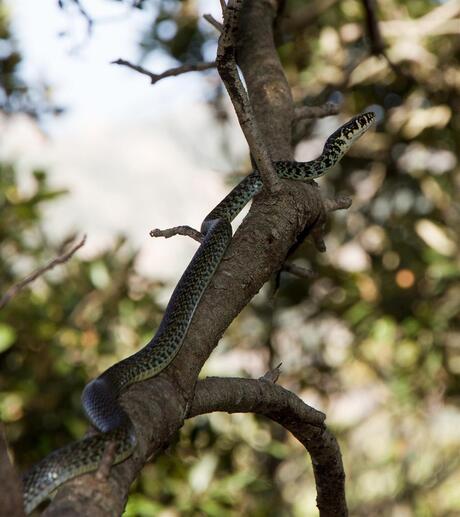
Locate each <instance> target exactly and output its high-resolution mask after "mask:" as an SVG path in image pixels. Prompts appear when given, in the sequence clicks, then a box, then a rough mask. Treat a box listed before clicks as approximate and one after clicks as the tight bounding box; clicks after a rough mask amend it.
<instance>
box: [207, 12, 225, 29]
mask: <svg viewBox="0 0 460 517" xmlns="http://www.w3.org/2000/svg"><path fill="white" fill-rule="evenodd" d="M203 18H204V19H205V20H206V21H207V22H208V23H210V24H211V25H212V26H213V27H214V28H215V29H217V30H218V31H219V32H222V31H223V30H224V26H223V25H222V24H221V23H220V22H218V21H217V20H216V19H215V18H214V16H213V15H212V14H203Z"/></svg>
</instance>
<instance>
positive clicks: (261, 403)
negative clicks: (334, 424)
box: [189, 377, 348, 517]
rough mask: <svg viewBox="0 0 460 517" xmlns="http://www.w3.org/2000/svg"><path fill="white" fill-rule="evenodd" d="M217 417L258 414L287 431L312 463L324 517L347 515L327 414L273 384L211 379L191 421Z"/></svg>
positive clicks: (198, 394)
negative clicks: (211, 415)
mask: <svg viewBox="0 0 460 517" xmlns="http://www.w3.org/2000/svg"><path fill="white" fill-rule="evenodd" d="M213 411H225V412H227V413H249V412H250V413H258V414H260V415H264V416H266V417H268V418H270V419H271V420H273V421H275V422H277V423H279V424H280V425H282V426H283V427H284V428H286V429H288V430H289V431H290V432H291V433H292V434H293V435H294V436H295V437H296V438H297V439H298V440H299V441H300V443H302V445H303V446H304V447H305V448H306V449H307V451H308V452H309V453H310V456H311V458H312V465H313V472H314V475H315V482H316V490H317V506H318V509H319V512H320V516H321V517H332V516H334V517H337V516H346V515H348V511H347V505H346V499H345V473H344V470H343V464H342V457H341V454H340V448H339V445H338V443H337V440H336V439H335V438H334V436H333V435H332V434H331V433H330V432H329V431H328V430H327V428H326V426H325V425H324V420H325V418H326V417H325V415H324V414H323V413H321V412H319V411H317V410H316V409H313V408H312V407H310V406H308V405H307V404H305V403H304V402H303V401H302V400H301V399H300V398H299V397H297V395H294V394H293V393H292V392H290V391H288V390H286V389H284V388H282V387H280V386H277V385H276V384H274V383H273V382H271V381H269V380H261V379H259V380H255V379H235V378H226V379H223V378H213V377H209V378H207V379H204V380H202V381H199V382H198V383H197V387H196V390H195V397H194V399H193V402H192V405H191V407H190V413H189V417H193V416H197V415H201V414H205V413H211V412H213Z"/></svg>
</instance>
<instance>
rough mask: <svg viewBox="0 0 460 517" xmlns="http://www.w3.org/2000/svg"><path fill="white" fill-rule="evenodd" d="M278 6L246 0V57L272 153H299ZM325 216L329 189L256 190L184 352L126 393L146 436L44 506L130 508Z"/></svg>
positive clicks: (56, 510) (94, 512) (242, 55)
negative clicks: (279, 44) (216, 365)
mask: <svg viewBox="0 0 460 517" xmlns="http://www.w3.org/2000/svg"><path fill="white" fill-rule="evenodd" d="M275 14H276V3H274V2H268V1H265V0H251V1H250V2H249V1H248V2H245V5H244V9H243V12H242V21H241V28H240V32H239V35H240V42H239V48H238V59H239V61H240V65H241V69H242V70H243V72H244V77H245V80H246V84H247V89H248V93H249V97H250V99H251V103H252V105H253V109H254V116H255V120H256V123H257V125H258V126H259V128H260V130H261V132H262V134H263V137H264V140H265V144H266V146H267V148H268V149H270V150H271V158H272V159H291V157H292V148H291V144H290V142H291V126H292V119H293V113H294V111H293V105H292V98H291V94H290V90H289V87H288V85H287V82H286V79H285V77H284V74H283V71H282V68H281V64H280V62H279V59H278V57H277V54H276V50H275V47H274V44H273V33H272V25H273V20H274V17H275ZM217 201H218V200H216V202H217ZM324 215H325V209H324V205H323V202H322V200H321V197H320V195H319V191H318V189H317V188H315V187H314V186H312V185H305V184H301V183H299V182H293V181H283V182H281V188H280V189H277V190H276V192H274V193H273V194H271V195H267V194H262V195H259V196H257V197H256V199H255V200H254V202H253V205H252V208H251V210H250V212H249V214H248V216H247V217H246V219H245V220H244V222H243V223H242V225H241V226H240V228H239V229H238V230H237V232H236V234H235V236H234V238H233V240H232V242H231V244H230V246H229V248H228V250H227V252H226V255H225V257H224V259H223V260H222V262H221V264H220V266H219V268H218V271H217V272H216V274H215V276H214V278H213V280H212V281H211V284H210V286H209V287H208V289H207V291H206V292H205V294H204V295H203V298H202V301H201V303H200V305H199V307H198V308H197V310H196V312H195V315H194V318H193V321H192V324H191V326H190V329H189V332H188V334H187V337H186V340H185V342H184V344H183V346H182V349H181V351H180V352H179V354H178V355H177V357H176V359H175V360H174V361H173V363H172V364H171V365H170V366H169V367H168V368H167V369H166V370H165V371H164V372H162V373H161V374H160V375H158V376H157V377H154V378H152V379H150V380H147V381H144V382H142V383H138V384H136V385H134V386H132V387H131V388H130V389H129V390H128V391H127V392H126V393H124V394H123V395H122V396H121V403H122V405H123V406H124V407H125V409H126V411H127V412H128V414H129V416H130V417H131V419H132V421H133V423H134V425H135V428H136V432H137V435H138V439H139V446H138V449H137V450H136V452H135V454H134V455H133V456H132V457H131V458H129V459H128V460H126V461H125V462H123V463H122V464H120V465H116V466H115V467H113V468H112V471H111V475H110V477H109V479H108V480H106V481H101V480H98V479H96V476H95V475H94V474H88V475H85V476H81V477H79V478H77V479H75V480H72V481H70V482H68V483H66V484H65V485H64V486H63V487H62V488H61V489H60V490H59V491H58V493H57V496H56V498H55V499H54V500H53V502H52V503H51V505H50V506H49V507H48V508H47V510H46V511H45V514H44V515H46V516H48V517H50V516H59V517H66V516H79V515H91V516H92V517H99V516H101V517H102V516H107V517H109V516H113V515H119V514H121V513H122V510H123V508H124V505H125V503H126V499H127V494H128V490H129V486H130V484H131V483H132V482H133V480H134V479H135V478H136V477H137V475H138V474H139V471H140V470H141V469H142V467H143V466H144V464H145V463H146V461H148V459H149V458H150V457H152V455H157V454H158V453H160V452H161V451H162V450H163V449H164V448H165V447H167V446H168V444H169V443H170V442H171V440H172V439H173V437H174V435H175V434H176V433H177V431H178V430H179V429H180V427H181V426H182V424H183V421H184V418H185V417H186V416H187V413H188V409H189V408H190V406H191V404H192V400H193V395H194V390H195V385H196V383H197V378H198V374H199V372H200V370H201V368H202V366H203V364H204V363H205V361H206V360H207V359H208V357H209V355H210V353H211V352H212V351H213V349H214V348H215V347H216V346H217V344H218V342H219V339H220V338H221V336H222V334H223V333H224V332H225V330H226V328H227V327H228V326H229V324H230V323H231V322H232V321H233V319H234V318H235V317H236V316H237V315H238V313H239V312H240V311H241V310H242V309H243V308H244V307H245V305H246V304H247V303H248V302H249V301H250V300H251V298H252V297H253V296H254V295H255V294H256V293H257V292H258V291H259V289H260V288H261V287H262V286H263V285H264V284H265V282H267V280H269V279H270V276H271V275H272V274H273V273H274V272H276V271H279V270H280V269H281V268H282V266H283V263H284V260H285V258H286V256H287V254H288V252H289V250H290V248H291V246H292V244H293V243H294V242H295V241H296V239H297V237H298V236H299V235H300V234H301V233H302V232H304V233H305V229H306V228H307V232H306V233H308V229H311V228H313V227H314V225H315V224H316V223H317V221H318V220H322V219H323V218H324Z"/></svg>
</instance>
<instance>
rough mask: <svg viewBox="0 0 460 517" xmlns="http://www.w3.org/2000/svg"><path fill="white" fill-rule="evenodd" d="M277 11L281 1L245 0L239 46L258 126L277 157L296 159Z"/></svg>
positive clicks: (292, 115)
mask: <svg viewBox="0 0 460 517" xmlns="http://www.w3.org/2000/svg"><path fill="white" fill-rule="evenodd" d="M276 14H277V2H267V1H266V0H251V1H250V2H244V5H243V9H242V13H241V24H240V31H239V34H238V49H237V61H238V65H239V66H240V67H241V70H242V71H243V75H244V79H245V81H246V84H247V88H248V93H249V99H250V102H251V106H252V110H253V113H254V116H255V120H256V123H257V127H258V128H259V130H260V132H261V134H262V138H263V140H264V142H265V145H267V148H268V149H270V156H271V159H272V160H274V161H276V160H292V159H293V152H292V145H291V131H292V120H293V118H294V105H293V100H292V95H291V89H290V87H289V84H288V82H287V79H286V76H285V75H284V70H283V67H282V66H281V62H280V60H279V57H278V53H277V51H276V47H275V42H274V35H273V23H274V20H275V17H276Z"/></svg>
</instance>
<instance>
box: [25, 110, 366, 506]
mask: <svg viewBox="0 0 460 517" xmlns="http://www.w3.org/2000/svg"><path fill="white" fill-rule="evenodd" d="M374 120H375V114H374V113H372V112H368V113H364V114H361V115H358V116H357V117H354V118H353V119H351V120H350V121H348V122H347V123H346V124H344V125H343V126H341V127H340V128H339V129H337V130H336V131H335V132H334V133H333V134H332V135H331V136H330V137H329V138H328V139H327V141H326V143H325V145H324V149H323V152H322V153H321V155H320V156H319V157H318V158H316V159H315V160H312V161H309V162H286V161H280V162H274V166H275V170H276V173H277V174H278V176H279V177H280V178H286V179H294V180H300V181H307V180H311V179H315V178H318V177H319V176H322V175H323V174H325V173H326V172H327V171H328V170H329V169H330V168H331V167H333V166H334V165H335V164H336V163H337V162H338V161H339V160H340V159H341V158H342V157H343V155H344V154H345V153H346V152H347V151H348V149H349V148H350V147H351V146H352V144H353V142H354V141H355V140H356V139H357V138H359V137H360V136H361V135H362V134H363V133H364V132H365V131H367V129H369V127H370V126H371V125H372V124H373V122H374ZM261 189H262V179H261V177H260V175H259V173H258V172H257V171H254V172H253V173H251V174H250V175H249V176H247V177H246V178H245V179H243V180H242V181H241V182H240V183H239V184H238V185H237V186H236V187H235V188H234V189H233V190H232V191H231V192H230V193H229V194H228V195H227V196H226V197H225V198H224V199H223V200H222V201H221V202H220V203H219V204H218V205H217V206H216V207H215V208H214V209H213V210H212V212H210V213H209V214H208V215H207V216H206V218H205V219H204V221H203V223H202V226H201V232H202V234H203V241H202V243H201V245H200V247H199V248H198V250H197V252H196V253H195V255H194V256H193V258H192V260H191V262H190V264H189V266H188V267H187V269H186V270H185V272H184V274H183V275H182V277H181V279H180V280H179V282H178V284H177V286H176V288H175V289H174V292H173V294H172V296H171V299H170V301H169V303H168V306H167V307H166V311H165V314H164V317H163V320H162V322H161V324H160V326H159V328H158V330H157V332H156V334H155V336H154V337H153V338H152V339H151V340H150V342H149V343H147V345H146V346H145V347H144V348H142V349H141V350H140V351H139V352H137V353H136V354H134V355H132V356H130V357H128V358H126V359H124V360H123V361H120V362H119V363H116V364H114V365H113V366H112V367H111V368H109V369H108V370H106V371H105V372H104V373H102V374H101V375H100V376H99V377H98V378H96V379H94V380H93V381H91V382H90V383H89V384H88V385H87V386H86V387H85V389H84V391H83V395H82V403H83V407H84V410H85V412H86V414H87V416H88V418H89V420H90V421H91V423H92V424H93V425H94V426H95V427H96V428H97V429H98V430H99V431H100V433H97V434H94V435H91V436H88V437H86V438H83V439H82V440H79V441H77V442H73V443H71V444H69V445H67V446H65V447H63V448H62V449H58V450H56V451H54V452H52V453H51V454H50V455H49V456H47V457H46V458H45V459H43V460H42V461H40V462H39V463H38V464H36V465H35V466H34V467H32V469H31V470H30V471H29V472H27V473H26V475H25V476H24V477H23V487H24V506H25V510H26V512H27V513H30V512H32V511H33V510H34V508H36V506H38V505H39V504H40V503H41V502H42V501H44V500H45V499H46V498H48V496H49V495H50V493H51V492H53V491H54V490H56V488H57V487H58V486H59V485H61V484H62V483H64V482H65V481H67V480H69V479H71V478H73V477H76V476H78V475H80V474H83V473H85V472H90V471H93V470H96V469H97V467H98V465H99V463H100V461H101V459H102V457H103V455H104V451H105V449H106V446H107V444H108V443H110V442H112V443H115V444H116V450H115V460H114V463H119V462H121V461H123V460H124V459H126V458H127V457H128V456H130V455H131V454H132V452H133V450H134V448H135V447H136V434H135V430H134V426H133V424H132V422H131V420H130V418H129V417H128V415H127V413H125V411H124V410H123V408H122V407H121V406H120V404H119V403H118V396H119V394H120V392H121V391H122V390H124V389H126V387H127V386H129V385H131V384H133V383H136V382H139V381H142V380H144V379H147V378H149V377H153V376H154V375H157V374H158V373H159V372H161V371H162V370H164V369H165V368H166V367H167V366H168V365H169V363H170V362H171V361H172V360H173V359H174V357H175V356H176V354H177V353H178V351H179V349H180V347H181V345H182V343H183V341H184V339H185V336H186V334H187V331H188V328H189V326H190V322H191V320H192V318H193V314H194V312H195V309H196V307H197V305H198V303H199V301H200V299H201V296H202V294H203V292H204V291H205V289H206V287H207V285H208V284H209V282H210V280H211V278H212V277H213V275H214V272H215V271H216V269H217V267H218V266H219V263H220V261H221V259H222V257H223V255H224V253H225V250H226V249H227V246H228V244H229V242H230V240H231V238H232V228H231V224H230V223H231V221H232V220H233V219H234V218H235V217H236V215H237V214H238V213H239V212H240V211H241V209H242V208H243V207H244V206H245V205H246V203H248V201H249V200H250V199H251V198H252V197H254V196H255V195H256V194H257V193H258V192H260V191H261Z"/></svg>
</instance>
